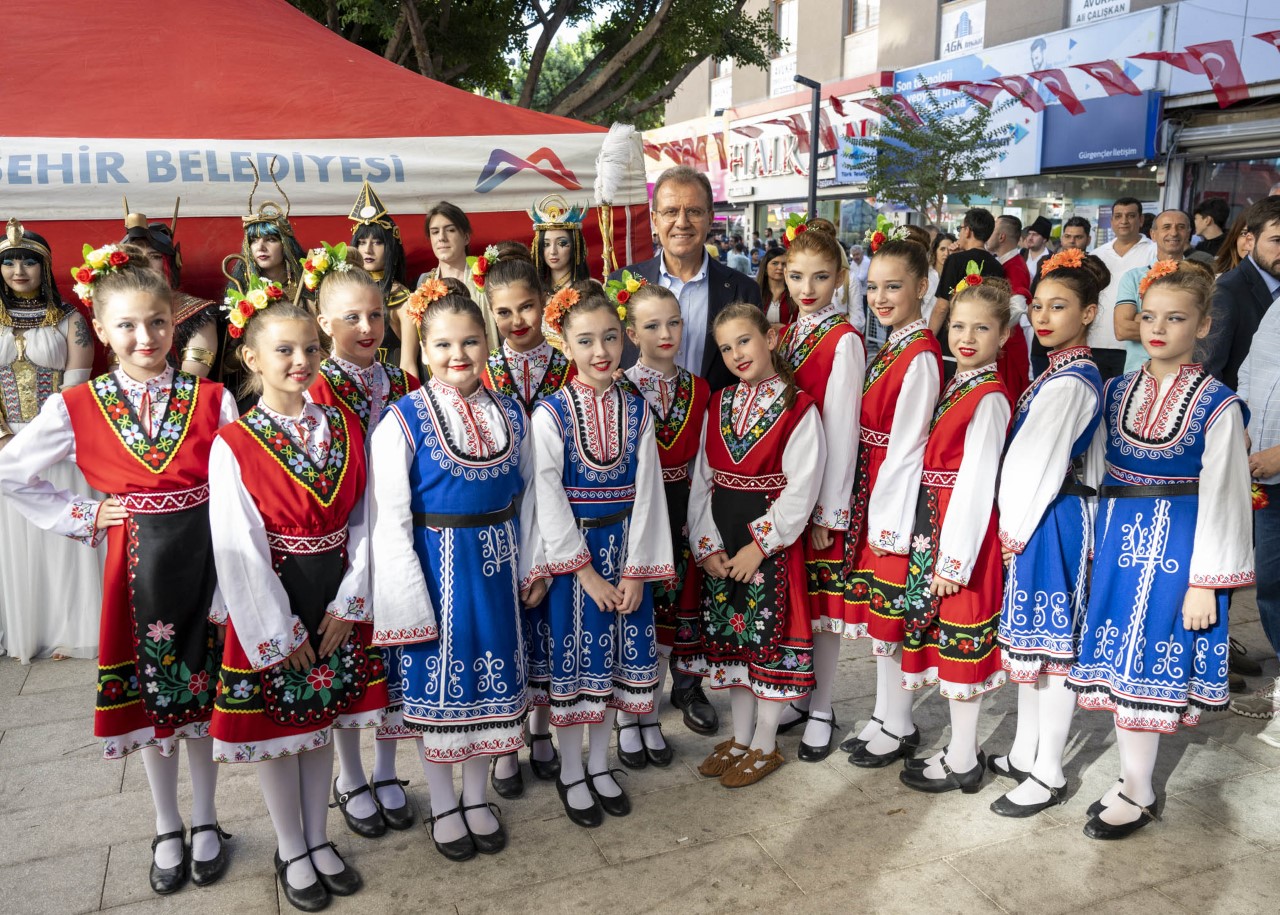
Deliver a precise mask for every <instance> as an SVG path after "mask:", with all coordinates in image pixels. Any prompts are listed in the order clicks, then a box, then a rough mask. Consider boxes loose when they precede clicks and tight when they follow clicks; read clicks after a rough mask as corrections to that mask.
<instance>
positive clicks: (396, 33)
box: [382, 6, 408, 60]
mask: <svg viewBox="0 0 1280 915" xmlns="http://www.w3.org/2000/svg"><path fill="white" fill-rule="evenodd" d="M406 31H408V21H407V19H406V18H405V11H404V7H403V6H402V7H401V8H400V15H399V16H397V17H396V27H395V29H393V30H392V32H391V37H390V38H389V39H387V46H386V48H384V49H383V51H382V56H383V57H385V58H386V59H387V60H396V59H397V57H398V56H399V54H400V42H402V41H404V34H405V32H406Z"/></svg>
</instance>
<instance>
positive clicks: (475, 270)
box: [467, 245, 498, 289]
mask: <svg viewBox="0 0 1280 915" xmlns="http://www.w3.org/2000/svg"><path fill="white" fill-rule="evenodd" d="M497 260H498V246H497V245H490V246H489V247H487V248H485V249H484V254H481V255H480V256H479V257H468V258H467V266H468V267H470V268H471V282H473V283H475V284H476V288H477V289H483V288H484V277H485V274H486V273H488V272H489V268H490V267H492V266H493V265H494V263H496V262H497Z"/></svg>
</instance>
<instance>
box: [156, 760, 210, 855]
mask: <svg viewBox="0 0 1280 915" xmlns="http://www.w3.org/2000/svg"><path fill="white" fill-rule="evenodd" d="M183 744H186V747H187V766H188V767H189V768H190V769H191V825H192V826H204V825H206V824H209V823H216V822H217V821H218V810H217V805H216V803H215V800H214V799H215V796H216V794H217V790H218V764H217V763H215V762H214V761H213V738H212V737H201V738H199V739H194V740H193V739H187V740H180V741H177V746H176V747H175V748H174V751H173V755H172V756H168V757H165V756H162V755H161V754H160V749H159V748H158V747H147V748H146V749H144V750H142V751H141V752H142V767H143V768H144V769H145V770H146V773H147V784H148V785H150V786H151V801H152V803H153V804H154V805H155V808H156V835H163V834H164V833H166V832H177V831H178V830H179V829H182V827H183V824H182V814H181V813H180V812H179V811H178V753H179V748H180V747H181V746H182V745H183ZM218 845H219V842H218V839H217V837H216V834H215V833H214V832H213V831H211V830H206V831H205V832H202V833H200V834H198V835H195V836H192V838H191V854H192V857H193V858H194V859H195V860H197V861H209V860H212V859H213V857H214V856H215V855H217V853H218ZM181 861H182V843H181V842H180V841H178V840H177V839H170V840H169V841H167V842H161V843H160V844H159V845H158V846H156V850H155V862H156V864H157V865H158V866H160V867H166V868H168V867H176V866H177V865H178V864H179V863H181Z"/></svg>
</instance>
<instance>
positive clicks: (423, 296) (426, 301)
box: [404, 277, 449, 326]
mask: <svg viewBox="0 0 1280 915" xmlns="http://www.w3.org/2000/svg"><path fill="white" fill-rule="evenodd" d="M448 294H449V287H448V286H446V285H445V284H444V283H443V282H442V281H440V280H439V279H436V278H435V277H432V278H431V279H429V280H427V281H426V282H425V283H423V284H422V285H421V286H419V287H418V288H417V289H415V290H414V291H413V293H412V294H411V295H410V296H409V300H408V302H406V303H405V306H404V307H405V311H406V313H407V314H408V315H409V317H410V318H412V319H413V323H414V324H417V325H418V326H421V325H422V318H423V316H424V315H426V313H427V307H428V306H430V304H431V303H432V302H434V301H436V300H437V299H443V298H444V297H445V296H446V295H448Z"/></svg>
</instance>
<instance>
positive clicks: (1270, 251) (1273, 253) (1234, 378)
mask: <svg viewBox="0 0 1280 915" xmlns="http://www.w3.org/2000/svg"><path fill="white" fill-rule="evenodd" d="M1244 218H1245V228H1246V230H1247V231H1248V232H1250V233H1251V234H1252V235H1253V237H1254V243H1253V252H1252V253H1251V254H1250V255H1249V256H1248V257H1246V258H1245V259H1244V260H1242V261H1241V262H1240V265H1239V266H1238V267H1236V268H1235V269H1234V270H1228V271H1227V272H1226V273H1224V274H1222V276H1220V277H1219V278H1218V285H1217V286H1216V287H1215V289H1214V293H1213V327H1212V328H1211V329H1210V331H1209V339H1208V342H1207V344H1206V347H1205V349H1206V354H1205V360H1204V367H1205V370H1206V371H1208V372H1210V373H1212V374H1213V375H1214V376H1215V377H1217V378H1218V379H1219V380H1220V381H1221V382H1222V383H1223V384H1225V385H1226V386H1227V387H1229V388H1231V389H1233V390H1234V389H1235V388H1236V386H1237V384H1238V382H1239V378H1238V375H1239V372H1240V364H1241V363H1242V362H1244V358H1245V356H1247V355H1249V347H1250V345H1251V344H1252V343H1253V335H1254V332H1255V331H1257V329H1258V325H1259V324H1260V323H1261V322H1262V316H1263V315H1264V314H1266V313H1267V309H1269V308H1271V307H1272V305H1271V303H1272V302H1274V301H1275V300H1276V299H1277V298H1280V197H1267V198H1265V199H1263V200H1259V201H1258V202H1257V203H1255V204H1254V205H1253V206H1251V207H1249V209H1248V210H1247V211H1246V212H1245V214H1244ZM1265 355H1266V358H1268V359H1276V358H1280V354H1277V353H1267V354H1265Z"/></svg>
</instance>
